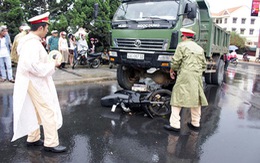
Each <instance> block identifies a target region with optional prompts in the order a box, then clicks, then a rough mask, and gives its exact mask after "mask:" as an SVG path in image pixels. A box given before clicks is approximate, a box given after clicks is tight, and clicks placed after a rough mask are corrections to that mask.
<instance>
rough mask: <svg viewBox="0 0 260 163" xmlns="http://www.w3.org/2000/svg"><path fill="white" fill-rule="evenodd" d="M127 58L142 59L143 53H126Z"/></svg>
mask: <svg viewBox="0 0 260 163" xmlns="http://www.w3.org/2000/svg"><path fill="white" fill-rule="evenodd" d="M127 59H138V60H144V54H139V53H127Z"/></svg>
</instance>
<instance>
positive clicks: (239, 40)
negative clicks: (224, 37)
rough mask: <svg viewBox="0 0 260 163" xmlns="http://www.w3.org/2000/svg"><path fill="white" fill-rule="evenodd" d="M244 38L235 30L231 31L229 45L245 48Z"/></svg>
mask: <svg viewBox="0 0 260 163" xmlns="http://www.w3.org/2000/svg"><path fill="white" fill-rule="evenodd" d="M245 42H246V39H245V38H244V37H241V36H240V35H239V34H237V33H236V32H231V35H230V45H236V46H237V47H238V48H239V49H242V48H245Z"/></svg>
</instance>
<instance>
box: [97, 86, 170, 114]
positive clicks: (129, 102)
mask: <svg viewBox="0 0 260 163" xmlns="http://www.w3.org/2000/svg"><path fill="white" fill-rule="evenodd" d="M170 99H171V91H169V90H167V89H156V90H153V91H147V90H141V91H140V90H137V91H133V90H132V91H131V90H119V91H116V92H115V93H114V94H112V95H108V96H105V97H103V98H102V99H101V105H102V106H106V107H111V106H112V109H111V111H112V112H115V109H116V108H117V107H118V106H119V107H121V108H122V109H123V111H125V112H130V111H144V112H145V113H146V114H147V115H148V116H150V117H151V118H153V117H155V116H168V115H169V114H170V113H171V106H170Z"/></svg>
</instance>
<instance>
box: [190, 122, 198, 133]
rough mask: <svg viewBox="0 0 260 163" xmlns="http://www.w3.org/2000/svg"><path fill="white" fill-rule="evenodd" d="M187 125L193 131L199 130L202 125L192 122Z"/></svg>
mask: <svg viewBox="0 0 260 163" xmlns="http://www.w3.org/2000/svg"><path fill="white" fill-rule="evenodd" d="M187 126H188V127H189V128H190V129H191V130H193V131H199V130H200V127H196V126H193V125H192V124H191V123H190V122H188V123H187Z"/></svg>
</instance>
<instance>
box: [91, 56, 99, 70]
mask: <svg viewBox="0 0 260 163" xmlns="http://www.w3.org/2000/svg"><path fill="white" fill-rule="evenodd" d="M99 65H100V60H99V59H98V58H96V59H94V61H93V62H91V63H90V67H92V68H98V67H99Z"/></svg>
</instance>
